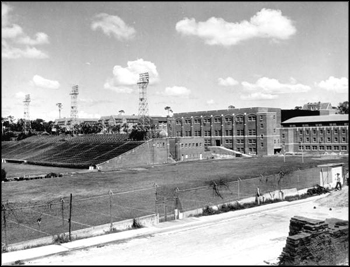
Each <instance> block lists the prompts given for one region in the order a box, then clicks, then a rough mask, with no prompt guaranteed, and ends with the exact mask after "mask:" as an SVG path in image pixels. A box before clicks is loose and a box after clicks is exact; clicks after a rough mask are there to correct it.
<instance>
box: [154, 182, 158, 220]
mask: <svg viewBox="0 0 350 267" xmlns="http://www.w3.org/2000/svg"><path fill="white" fill-rule="evenodd" d="M153 186H154V189H155V199H154V211H155V213H156V216H157V215H158V209H157V187H158V185H157V184H156V183H154V185H153Z"/></svg>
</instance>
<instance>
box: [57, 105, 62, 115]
mask: <svg viewBox="0 0 350 267" xmlns="http://www.w3.org/2000/svg"><path fill="white" fill-rule="evenodd" d="M56 106H58V118H59V119H60V118H61V110H62V103H57V104H56Z"/></svg>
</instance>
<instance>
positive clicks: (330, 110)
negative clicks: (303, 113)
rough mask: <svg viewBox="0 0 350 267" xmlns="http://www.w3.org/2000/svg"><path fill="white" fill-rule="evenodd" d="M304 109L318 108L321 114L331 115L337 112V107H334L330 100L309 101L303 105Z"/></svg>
mask: <svg viewBox="0 0 350 267" xmlns="http://www.w3.org/2000/svg"><path fill="white" fill-rule="evenodd" d="M303 110H318V111H319V112H320V115H331V114H335V113H336V112H337V109H336V107H332V104H331V103H329V102H326V103H321V102H314V103H312V102H308V103H306V104H304V105H303Z"/></svg>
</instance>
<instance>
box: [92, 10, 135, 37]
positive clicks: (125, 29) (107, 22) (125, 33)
mask: <svg viewBox="0 0 350 267" xmlns="http://www.w3.org/2000/svg"><path fill="white" fill-rule="evenodd" d="M91 29H92V30H94V31H95V30H98V29H101V30H102V31H103V33H104V34H106V35H107V36H111V35H112V36H114V37H115V38H117V39H118V40H128V39H132V38H133V37H134V36H135V33H136V31H135V29H134V28H133V27H130V26H128V25H126V24H125V22H124V21H123V20H122V19H121V18H119V17H118V16H112V15H108V14H106V13H101V14H98V15H96V16H95V17H94V21H93V22H92V24H91Z"/></svg>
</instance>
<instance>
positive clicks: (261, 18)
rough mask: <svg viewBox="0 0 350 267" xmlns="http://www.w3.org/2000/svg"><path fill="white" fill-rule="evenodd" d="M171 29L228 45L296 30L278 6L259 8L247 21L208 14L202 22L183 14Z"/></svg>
mask: <svg viewBox="0 0 350 267" xmlns="http://www.w3.org/2000/svg"><path fill="white" fill-rule="evenodd" d="M175 29H176V30H177V31H178V32H179V33H181V34H183V35H193V36H197V37H199V38H201V39H203V40H204V41H205V43H206V44H209V45H223V46H231V45H236V44H238V43H240V42H241V41H244V40H248V39H252V38H271V39H273V40H279V39H280V40H286V39H288V38H290V37H291V36H292V35H293V34H295V33H296V28H295V27H294V26H293V23H292V21H291V20H290V19H289V18H287V17H285V16H283V15H282V12H281V11H280V10H272V9H266V8H263V9H262V10H261V11H259V12H258V13H256V15H254V16H253V17H251V18H250V21H246V20H244V21H241V22H236V23H235V22H227V21H225V20H224V19H222V18H215V17H211V18H209V19H208V20H207V21H204V22H196V20H195V19H194V18H192V19H189V18H184V19H183V20H180V21H179V22H177V23H176V26H175Z"/></svg>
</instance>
